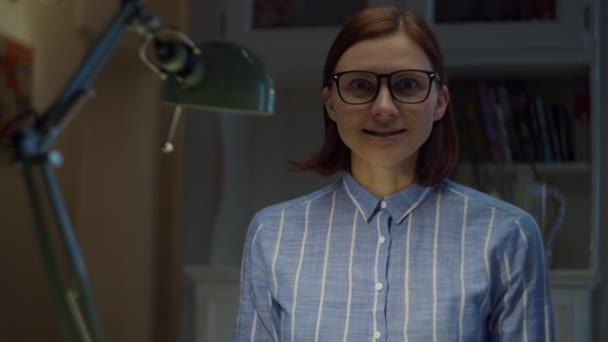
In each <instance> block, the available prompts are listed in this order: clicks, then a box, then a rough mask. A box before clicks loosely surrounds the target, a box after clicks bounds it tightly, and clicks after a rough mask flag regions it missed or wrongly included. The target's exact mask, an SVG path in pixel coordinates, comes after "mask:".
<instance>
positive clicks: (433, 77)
mask: <svg viewBox="0 0 608 342" xmlns="http://www.w3.org/2000/svg"><path fill="white" fill-rule="evenodd" d="M407 71H414V72H421V73H423V74H426V75H427V76H428V77H429V87H428V89H427V90H426V95H425V96H424V98H423V99H422V100H420V101H416V102H407V101H401V100H399V99H398V98H397V97H396V96H395V94H394V93H393V87H391V85H390V83H391V78H392V77H393V75H395V74H399V73H402V72H407ZM353 72H363V73H368V74H372V75H374V76H375V77H376V82H377V83H376V92H375V93H374V96H372V97H371V98H370V99H369V100H368V101H365V102H356V103H353V102H348V101H346V100H345V99H344V97H343V96H342V92H341V91H340V83H339V81H340V77H342V75H344V74H349V73H353ZM384 78H386V81H387V86H388V91H389V93H390V94H391V97H392V99H393V100H395V101H397V102H400V103H408V104H416V103H422V102H424V101H426V99H428V98H429V95H430V94H431V88H432V87H433V82H434V81H436V82H437V83H439V84H440V85H441V78H440V77H439V74H438V73H437V72H435V71H429V70H422V69H402V70H397V71H393V72H391V73H388V74H377V73H375V72H373V71H369V70H347V71H341V72H336V73H334V74H333V75H331V79H332V80H333V81H334V82H335V83H336V89H338V95H340V99H342V101H343V102H344V103H346V104H351V105H363V104H368V103H370V102H373V101H374V100H375V99H376V97H378V93H380V87H381V86H382V85H381V81H382V79H384Z"/></svg>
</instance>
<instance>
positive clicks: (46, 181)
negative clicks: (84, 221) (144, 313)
mask: <svg viewBox="0 0 608 342" xmlns="http://www.w3.org/2000/svg"><path fill="white" fill-rule="evenodd" d="M152 19H153V18H152V17H151V16H150V15H149V14H148V13H147V12H146V11H145V9H144V7H143V5H142V4H141V0H122V2H121V5H120V9H119V11H118V13H117V14H116V15H115V16H114V17H113V19H112V20H111V22H110V23H109V24H108V26H107V28H106V29H105V31H104V33H103V34H102V35H101V36H100V38H99V39H98V40H97V42H96V44H95V45H94V47H93V49H92V50H91V51H90V52H89V54H88V55H87V57H86V58H85V59H84V61H83V62H82V63H81V65H80V66H79V68H78V69H77V71H76V73H75V75H74V76H73V77H72V79H71V80H70V81H69V82H68V84H67V86H66V87H65V88H64V89H63V91H62V92H61V95H60V96H59V97H58V99H57V100H56V101H55V102H54V103H53V104H52V105H51V106H50V107H49V109H48V110H47V111H46V112H44V113H43V114H42V115H40V116H37V117H36V118H35V122H34V124H33V125H32V126H31V127H26V128H23V129H21V130H18V131H17V132H15V133H13V135H12V138H13V141H14V144H15V149H16V151H15V160H16V161H17V162H18V163H20V164H21V169H22V172H23V176H24V180H25V185H26V190H27V192H28V197H29V201H30V205H31V209H32V212H33V215H34V224H35V228H36V235H37V238H38V242H39V244H40V250H41V254H42V258H43V264H44V267H45V269H46V271H47V278H48V282H49V287H50V292H51V299H52V301H53V304H54V306H55V310H56V313H57V316H58V319H59V323H60V326H61V331H62V335H63V340H64V341H69V342H102V341H104V339H103V334H102V329H101V326H100V324H99V320H98V318H97V316H96V310H95V305H94V302H93V296H92V294H91V290H90V286H89V283H88V280H87V275H86V270H85V266H84V261H83V258H82V254H81V252H80V248H79V246H78V242H77V240H76V238H75V235H74V232H73V229H72V226H71V223H70V220H69V216H68V212H67V210H66V208H65V205H64V201H63V198H62V196H61V192H60V190H59V187H58V183H57V180H56V178H55V176H54V174H53V172H52V167H55V166H58V165H59V164H61V155H60V154H59V153H58V152H55V151H50V147H51V145H52V144H53V142H54V140H55V138H56V137H57V136H58V135H59V132H60V131H61V129H60V126H61V125H62V123H64V122H65V121H66V117H67V116H68V115H69V114H71V113H73V112H75V110H74V107H75V106H76V105H77V104H79V103H80V102H81V101H82V100H83V99H84V97H85V96H86V95H87V94H88V93H89V92H90V91H91V90H90V89H89V87H90V84H91V83H92V82H93V81H94V80H95V78H96V77H97V75H98V74H99V72H100V71H101V69H102V67H103V66H104V64H105V62H106V61H107V59H108V57H109V56H110V54H111V52H112V51H113V50H114V48H115V47H116V46H117V45H118V42H119V40H120V38H121V36H122V34H123V33H124V31H125V30H126V28H127V27H128V26H135V29H136V30H138V31H140V33H142V32H141V31H142V30H144V32H143V33H144V34H146V33H149V31H150V27H149V24H150V22H151V20H152ZM36 175H38V176H41V178H42V180H41V181H38V182H37V181H36V180H35V178H36V177H35V176H36ZM39 183H42V185H43V186H44V190H45V194H44V195H46V196H43V194H42V193H41V191H40V189H39V188H38V186H39V185H40V184H39ZM45 197H46V201H47V202H48V204H49V209H50V210H51V212H52V215H53V216H54V220H55V224H56V226H57V228H58V230H59V235H60V237H61V243H62V245H61V247H63V249H64V252H65V255H66V257H67V259H68V260H69V265H70V266H71V268H72V271H73V276H74V278H75V282H76V288H71V287H67V286H65V284H64V282H63V280H62V276H61V270H60V267H59V265H58V262H57V256H56V254H55V251H54V248H53V241H52V238H51V236H52V235H51V234H50V224H49V222H48V221H47V215H48V213H47V211H46V210H45V208H44V206H43V204H42V201H43V199H44V198H45Z"/></svg>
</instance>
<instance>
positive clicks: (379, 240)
mask: <svg viewBox="0 0 608 342" xmlns="http://www.w3.org/2000/svg"><path fill="white" fill-rule="evenodd" d="M384 241H386V239H385V238H384V236H382V235H380V237H379V238H378V242H380V243H384Z"/></svg>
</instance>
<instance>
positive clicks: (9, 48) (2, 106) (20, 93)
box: [0, 36, 34, 144]
mask: <svg viewBox="0 0 608 342" xmlns="http://www.w3.org/2000/svg"><path fill="white" fill-rule="evenodd" d="M33 60H34V54H33V51H32V49H31V48H29V47H28V46H26V45H25V44H23V43H21V42H18V41H17V40H14V39H12V38H9V37H4V36H0V138H1V139H2V140H3V141H0V143H3V144H8V142H7V141H6V140H7V139H8V136H7V135H8V134H6V133H7V132H6V130H8V129H10V128H11V127H9V126H11V125H10V124H11V123H16V122H17V121H20V120H19V119H20V118H21V117H26V118H27V117H28V115H27V113H28V111H29V110H30V109H31V106H32V65H33Z"/></svg>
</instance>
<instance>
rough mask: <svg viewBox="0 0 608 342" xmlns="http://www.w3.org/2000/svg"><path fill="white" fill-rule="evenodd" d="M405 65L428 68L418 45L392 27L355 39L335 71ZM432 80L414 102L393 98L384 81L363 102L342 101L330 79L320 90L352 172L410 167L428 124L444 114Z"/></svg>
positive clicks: (441, 92)
mask: <svg viewBox="0 0 608 342" xmlns="http://www.w3.org/2000/svg"><path fill="white" fill-rule="evenodd" d="M405 69H418V70H428V71H434V70H432V68H431V62H430V60H429V58H428V57H427V55H426V54H425V52H424V51H423V50H422V48H420V46H418V45H417V44H416V43H415V42H414V41H413V40H411V39H410V38H409V36H408V35H407V34H405V33H404V32H401V31H398V32H395V33H392V34H390V35H387V36H383V37H379V38H374V39H369V40H364V41H361V42H358V43H356V44H355V45H353V46H352V47H350V48H349V49H348V50H346V52H345V53H344V54H343V55H342V57H341V58H340V59H339V60H338V63H337V65H336V69H335V72H336V73H339V72H343V71H349V70H366V71H371V72H374V73H378V74H388V73H392V72H394V71H397V70H405ZM341 82H342V81H341ZM393 83H394V82H393ZM437 84H438V83H437V82H432V85H431V91H430V94H429V96H428V98H427V99H426V100H425V101H424V102H421V103H415V104H409V103H402V102H398V101H396V100H394V99H393V98H392V96H391V93H390V91H389V89H388V82H387V80H386V79H383V80H382V81H381V86H380V89H379V92H378V95H377V97H376V98H375V99H374V100H373V101H371V102H369V103H365V104H358V105H353V104H348V103H345V102H344V101H343V100H342V99H341V97H340V95H339V93H338V89H337V85H336V83H335V82H334V83H333V84H332V86H331V87H325V88H324V89H323V101H324V104H325V109H326V110H327V113H328V114H329V117H330V118H331V119H332V120H333V121H334V122H336V125H337V127H338V133H339V134H340V138H341V139H342V141H343V142H344V143H345V144H346V146H348V147H349V148H350V150H351V167H352V169H353V170H355V169H358V168H361V167H363V168H370V167H371V168H373V167H381V168H390V169H393V170H395V171H397V172H413V171H414V170H415V166H416V159H417V156H418V150H419V149H420V147H421V146H422V144H424V142H425V141H426V140H427V139H428V137H429V135H430V133H431V129H432V127H433V122H434V121H437V120H439V119H441V117H442V116H443V115H444V113H445V110H446V107H447V103H448V101H449V94H448V90H447V87H445V86H441V87H439V86H437ZM359 86H360V85H359V83H357V84H355V87H359Z"/></svg>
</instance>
